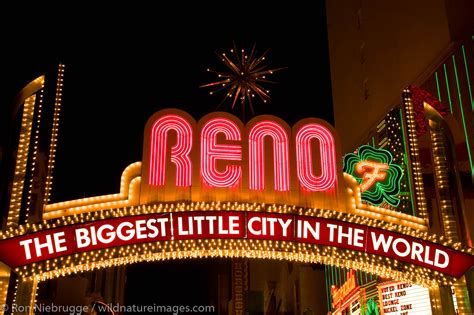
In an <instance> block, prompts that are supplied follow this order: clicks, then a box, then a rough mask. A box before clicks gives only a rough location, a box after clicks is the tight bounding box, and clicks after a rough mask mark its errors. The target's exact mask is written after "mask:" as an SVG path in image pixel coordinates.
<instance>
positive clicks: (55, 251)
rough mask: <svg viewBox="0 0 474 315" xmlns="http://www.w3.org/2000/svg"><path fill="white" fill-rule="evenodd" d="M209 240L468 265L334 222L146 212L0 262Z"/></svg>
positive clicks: (11, 242)
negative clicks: (264, 242)
mask: <svg viewBox="0 0 474 315" xmlns="http://www.w3.org/2000/svg"><path fill="white" fill-rule="evenodd" d="M213 239H216V240H226V239H228V240H230V241H231V242H237V243H238V242H244V241H251V240H269V241H272V242H289V243H288V244H290V243H291V244H294V246H296V247H299V245H298V244H314V245H321V246H331V247H340V248H344V249H347V250H352V251H357V252H363V253H367V254H374V255H378V256H381V257H387V258H391V259H395V260H397V261H398V262H404V263H409V264H415V265H418V266H422V267H425V268H428V269H432V270H434V271H437V272H441V273H444V274H447V275H450V276H453V277H460V276H461V275H462V274H464V273H465V272H466V270H467V269H468V268H469V267H470V266H472V262H473V258H472V256H470V255H469V254H466V253H463V252H459V251H456V250H454V249H451V248H448V247H445V246H442V245H439V244H435V243H431V242H428V241H424V240H419V239H417V238H415V237H413V236H409V235H404V234H401V233H396V232H392V231H386V230H382V229H379V228H375V227H371V226H364V225H361V224H355V223H349V222H342V221H338V220H335V219H326V218H317V217H310V216H304V215H290V214H282V213H265V212H255V211H247V212H246V211H179V212H170V213H149V214H144V215H135V216H128V217H121V218H111V219H104V220H98V221H94V222H88V223H80V224H74V225H69V226H63V227H57V228H50V229H46V230H42V231H37V232H33V233H28V234H25V235H22V236H18V237H14V238H10V239H5V240H2V241H1V242H0V257H2V259H3V261H4V262H5V263H6V264H7V265H8V266H10V267H12V268H16V267H19V266H25V265H30V264H33V263H38V262H41V261H45V260H50V259H55V258H58V257H63V256H69V257H71V256H72V255H75V254H78V253H83V252H89V251H97V250H101V249H107V248H113V247H117V246H126V245H132V244H140V243H150V244H152V243H153V244H156V243H160V242H170V241H178V242H180V241H186V240H207V241H209V240H213ZM291 246H293V245H291ZM303 246H304V245H303ZM296 247H295V248H296ZM349 279H351V278H350V277H349ZM351 281H352V280H351ZM351 281H348V282H347V284H345V285H344V286H343V287H342V288H341V289H339V290H338V291H337V292H334V294H335V297H334V299H335V301H339V300H341V299H343V297H344V296H346V295H347V294H349V293H350V291H351V290H352V289H354V288H355V286H356V282H355V279H353V281H352V282H351ZM336 303H337V302H336Z"/></svg>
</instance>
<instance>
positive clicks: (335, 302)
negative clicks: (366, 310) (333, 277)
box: [331, 270, 360, 309]
mask: <svg viewBox="0 0 474 315" xmlns="http://www.w3.org/2000/svg"><path fill="white" fill-rule="evenodd" d="M357 288H358V285H357V280H356V275H355V271H354V270H350V271H349V272H348V273H347V280H346V282H344V284H343V285H342V286H341V287H340V288H336V286H332V287H331V295H332V307H333V308H334V309H336V308H339V307H340V306H341V304H342V302H343V301H344V299H345V298H346V297H348V296H350V295H351V294H352V293H354V291H355V290H356V289H357ZM352 307H353V305H352V304H351V308H352ZM359 308H360V306H359Z"/></svg>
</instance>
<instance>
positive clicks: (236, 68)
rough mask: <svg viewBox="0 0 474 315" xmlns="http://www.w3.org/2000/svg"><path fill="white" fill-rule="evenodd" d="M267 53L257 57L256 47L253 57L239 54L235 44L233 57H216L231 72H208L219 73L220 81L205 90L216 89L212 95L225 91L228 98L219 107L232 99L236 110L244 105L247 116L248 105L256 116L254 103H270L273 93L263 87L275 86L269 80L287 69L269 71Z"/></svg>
mask: <svg viewBox="0 0 474 315" xmlns="http://www.w3.org/2000/svg"><path fill="white" fill-rule="evenodd" d="M267 52H268V50H267V51H266V52H264V53H263V54H261V55H257V52H256V50H255V45H254V46H253V48H252V50H251V51H250V53H246V52H245V50H244V49H241V50H240V51H238V50H237V48H236V46H235V44H234V48H233V49H231V50H230V55H226V53H221V54H219V53H216V54H217V56H218V57H219V60H220V61H221V62H222V63H223V64H224V65H225V66H226V67H227V71H225V72H224V71H215V70H211V69H207V71H208V72H212V73H215V74H216V75H217V76H218V78H219V79H218V80H217V81H215V82H211V83H209V84H206V85H202V86H201V87H215V88H216V89H215V90H214V91H211V92H209V94H211V95H213V94H216V93H218V92H221V91H225V93H226V94H225V96H224V98H223V100H222V101H221V103H220V104H219V106H220V105H222V103H224V102H225V101H226V100H227V99H232V109H233V108H234V107H235V105H236V104H237V102H238V101H240V104H241V107H242V111H243V114H244V115H245V104H246V103H247V102H248V104H249V107H250V110H251V111H252V114H253V113H254V110H253V102H252V100H253V99H254V98H255V97H256V96H258V98H260V100H261V101H263V102H264V103H267V102H268V100H270V91H269V90H267V89H265V88H264V87H263V86H262V83H275V82H272V81H270V80H268V79H267V76H269V75H271V74H273V73H274V72H276V71H278V70H282V69H284V68H277V69H268V67H269V65H268V64H265V63H264V62H265V60H266V54H267ZM219 106H218V107H219Z"/></svg>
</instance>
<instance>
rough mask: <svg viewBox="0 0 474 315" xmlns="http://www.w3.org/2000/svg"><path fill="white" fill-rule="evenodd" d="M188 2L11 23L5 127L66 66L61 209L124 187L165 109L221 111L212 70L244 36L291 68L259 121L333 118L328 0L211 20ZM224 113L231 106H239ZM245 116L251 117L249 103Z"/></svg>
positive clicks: (57, 188)
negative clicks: (32, 86)
mask: <svg viewBox="0 0 474 315" xmlns="http://www.w3.org/2000/svg"><path fill="white" fill-rule="evenodd" d="M181 6H183V7H185V9H186V12H187V13H186V14H184V12H181V11H179V12H178V11H175V12H168V11H164V10H163V9H160V8H157V9H156V10H153V9H152V8H140V9H138V10H131V9H130V10H129V8H128V7H122V8H121V9H122V10H121V11H122V12H121V14H117V13H116V12H113V11H112V10H110V11H109V10H108V9H102V10H100V12H99V11H95V10H84V9H81V10H79V11H78V12H75V9H74V10H71V12H69V15H66V16H56V17H54V19H49V20H48V21H47V23H45V24H42V23H41V22H42V19H41V16H33V17H34V20H32V21H27V20H26V19H20V20H18V21H19V22H18V23H17V24H9V25H8V26H5V27H2V29H1V35H2V57H1V63H0V73H1V76H2V88H1V89H0V104H1V105H0V110H1V112H0V114H1V115H0V119H1V126H2V128H1V129H0V130H2V132H5V130H4V128H5V126H7V124H6V120H7V119H8V117H9V115H8V110H9V105H10V103H11V101H12V100H13V98H14V96H15V95H16V93H17V92H18V91H19V90H20V89H21V88H22V87H23V86H24V85H25V84H26V83H27V82H29V81H30V80H32V79H34V78H35V77H37V76H38V75H40V74H42V73H43V72H44V71H45V69H51V67H54V66H56V65H57V63H58V62H62V63H64V64H65V66H66V68H65V77H64V96H63V107H62V112H61V121H60V127H59V130H60V132H59V143H58V148H57V154H56V156H57V160H56V167H55V170H54V184H53V191H52V202H57V201H63V200H69V199H76V198H82V197H88V196H95V195H102V194H110V193H116V192H118V191H119V184H120V176H121V173H122V171H123V170H124V168H125V167H126V166H128V165H129V164H130V163H133V162H135V161H140V160H141V155H142V142H143V129H144V126H145V122H146V121H147V119H148V118H149V117H150V116H151V115H152V114H153V113H154V112H156V111H158V110H160V109H164V108H172V107H175V108H179V109H183V110H185V111H187V112H189V113H190V114H191V115H192V116H193V117H194V118H195V119H196V120H198V119H199V118H201V117H202V116H203V115H205V114H207V113H209V112H212V111H215V110H216V107H217V105H218V104H219V103H220V101H221V99H222V97H223V94H218V95H213V96H211V95H209V94H208V92H209V90H207V89H202V88H199V86H200V85H202V84H206V83H209V82H211V81H213V80H214V79H215V76H214V75H212V74H210V73H207V72H206V71H205V70H206V68H213V69H223V67H224V66H223V65H222V64H221V63H220V62H219V60H218V59H217V57H216V55H215V52H221V53H222V52H228V51H229V50H230V49H231V48H232V43H233V41H235V43H236V44H237V46H238V47H243V48H246V49H250V48H251V47H252V46H253V44H256V48H257V51H258V52H260V53H262V52H264V51H265V50H267V49H269V52H268V54H267V60H268V63H269V64H271V66H272V67H274V68H278V67H287V68H286V69H285V70H283V71H280V72H277V73H275V74H274V75H273V77H272V80H274V81H276V82H278V84H274V85H266V86H267V87H268V89H270V91H271V96H272V99H271V102H270V103H267V104H263V103H260V102H256V103H255V104H254V108H255V111H256V114H274V115H276V116H279V117H281V118H283V119H284V120H286V121H287V122H288V123H289V124H290V126H291V125H293V124H294V123H295V122H296V121H298V120H299V119H302V118H305V117H319V118H322V119H325V120H327V121H329V122H330V123H333V114H332V101H331V88H330V72H329V65H328V52H327V31H326V18H325V8H324V1H316V2H313V3H311V5H310V4H301V3H298V4H288V3H286V4H285V6H281V7H277V6H275V5H274V4H272V7H271V8H269V7H266V8H263V7H262V8H255V7H253V6H252V7H250V5H249V4H240V3H238V2H237V3H235V7H233V8H226V9H224V8H220V7H214V8H213V10H215V9H217V10H219V13H213V12H209V13H206V14H201V13H200V14H197V13H195V12H197V11H195V9H196V8H191V7H189V6H187V5H185V4H181ZM314 6H316V7H315V8H313V7H314ZM318 6H319V8H318ZM310 7H311V8H310ZM201 9H202V8H201ZM83 11H84V12H83ZM137 11H138V12H137ZM201 11H202V10H201ZM125 13H126V14H125ZM73 16H74V17H73ZM20 21H21V22H20ZM219 110H225V111H231V109H230V103H229V102H227V103H224V104H223V105H222V106H221V107H220V108H219ZM247 113H249V111H248V110H247ZM234 114H235V115H236V116H239V117H241V111H240V108H238V109H237V111H235V112H234ZM246 118H247V120H248V119H249V118H251V117H249V115H247V117H246Z"/></svg>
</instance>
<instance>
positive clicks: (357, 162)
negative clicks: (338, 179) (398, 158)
mask: <svg viewBox="0 0 474 315" xmlns="http://www.w3.org/2000/svg"><path fill="white" fill-rule="evenodd" d="M392 160H393V157H392V154H391V153H390V152H389V151H387V150H383V149H374V148H373V147H371V146H368V145H363V146H361V147H360V148H359V149H358V150H357V154H355V153H349V154H346V155H345V156H344V172H345V173H347V174H350V175H352V176H353V177H354V178H355V179H356V180H357V182H358V183H359V185H360V190H361V192H362V200H364V201H367V202H369V203H371V204H373V205H375V206H378V205H380V204H381V203H383V202H384V201H386V202H387V203H388V204H389V205H391V206H393V207H397V206H398V205H399V203H400V199H398V197H397V196H398V194H399V193H400V182H401V180H402V176H403V171H402V168H401V167H400V166H399V165H397V164H392Z"/></svg>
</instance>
